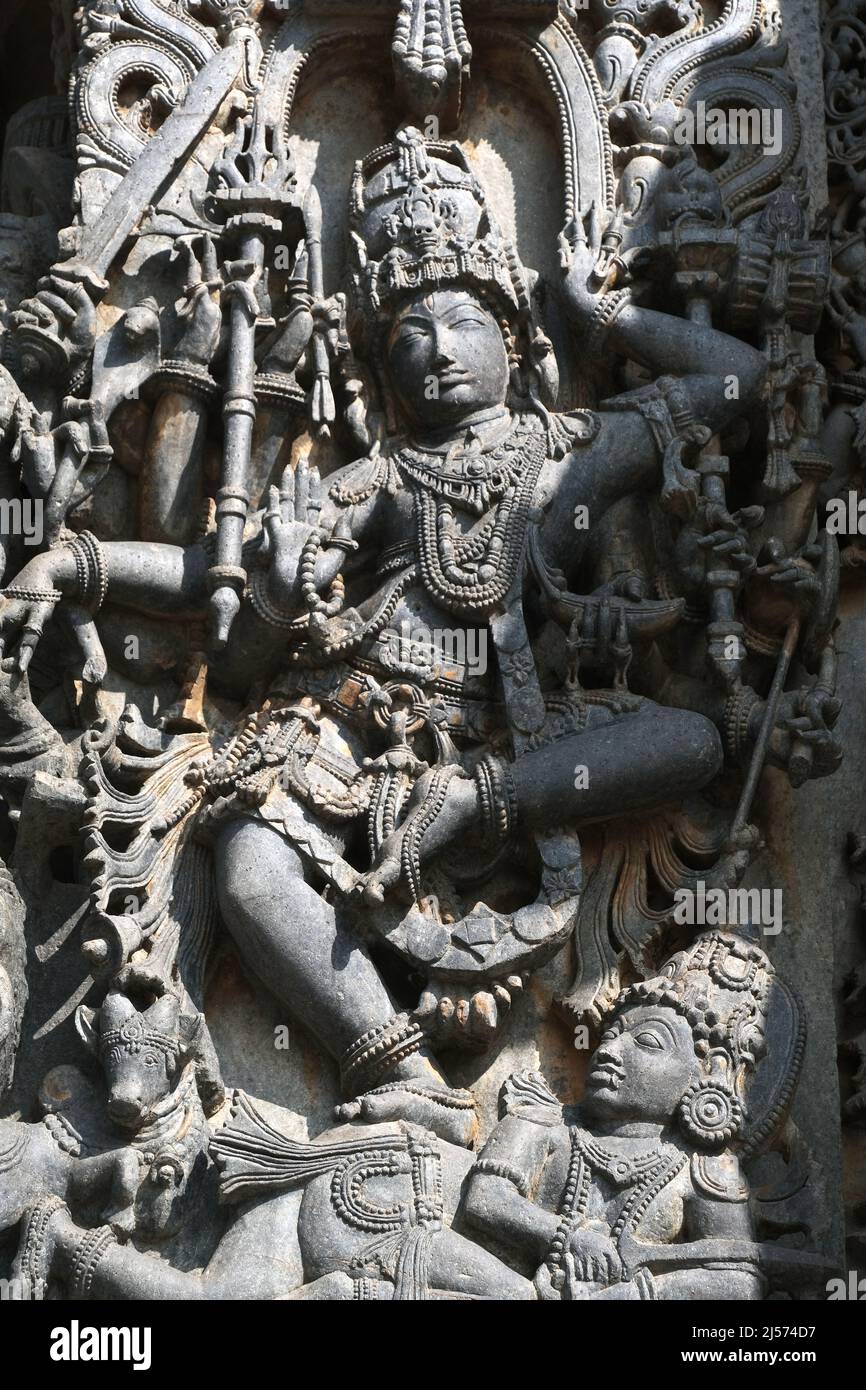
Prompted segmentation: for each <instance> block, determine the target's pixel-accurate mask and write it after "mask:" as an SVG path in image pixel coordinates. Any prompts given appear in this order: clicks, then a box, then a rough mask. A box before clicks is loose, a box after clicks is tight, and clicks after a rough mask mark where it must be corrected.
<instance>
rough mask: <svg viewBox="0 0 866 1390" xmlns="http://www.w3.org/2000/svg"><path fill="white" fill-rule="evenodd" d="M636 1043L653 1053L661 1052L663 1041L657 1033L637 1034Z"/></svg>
mask: <svg viewBox="0 0 866 1390" xmlns="http://www.w3.org/2000/svg"><path fill="white" fill-rule="evenodd" d="M635 1042H636V1043H637V1044H638V1046H639V1047H646V1048H648V1049H649V1050H651V1051H652V1052H661V1050H662V1041H661V1038H660V1037H659V1036H658V1034H657V1033H637V1034H636V1035H635Z"/></svg>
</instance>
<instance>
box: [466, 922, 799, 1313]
mask: <svg viewBox="0 0 866 1390" xmlns="http://www.w3.org/2000/svg"><path fill="white" fill-rule="evenodd" d="M778 988H779V984H778V980H777V978H776V976H775V974H774V971H773V968H772V966H771V964H770V962H769V960H768V958H767V957H766V955H765V954H764V952H763V951H761V950H760V949H759V948H758V947H757V946H754V945H751V944H750V943H749V942H748V941H746V940H745V939H744V938H742V937H737V936H734V935H732V934H729V933H726V932H710V933H707V934H705V935H703V936H700V937H698V938H697V939H696V941H695V942H694V943H693V944H692V945H691V946H690V947H688V948H687V949H686V950H683V951H681V952H679V953H678V954H677V955H675V956H673V957H672V958H671V960H669V961H668V962H667V964H666V965H665V967H664V969H663V970H662V973H661V974H660V975H658V976H657V977H655V978H652V979H648V980H643V981H641V982H639V983H637V984H634V985H631V986H629V987H627V988H626V989H624V990H623V991H622V992H621V994H620V996H619V998H618V999H617V1001H616V1005H615V1007H614V1009H613V1010H612V1011H611V1014H610V1016H609V1018H608V1019H607V1021H606V1022H607V1027H606V1030H605V1031H604V1033H603V1034H602V1037H601V1040H600V1042H599V1044H598V1047H597V1048H596V1050H595V1052H594V1053H593V1055H592V1057H591V1058H590V1060H589V1066H588V1071H587V1078H586V1091H585V1095H584V1098H583V1100H582V1102H581V1103H580V1105H578V1106H562V1105H560V1104H559V1102H558V1101H557V1100H556V1097H555V1096H554V1095H553V1094H552V1093H551V1091H550V1090H549V1089H548V1087H547V1085H546V1083H545V1082H544V1079H543V1078H542V1077H541V1076H540V1075H539V1074H538V1073H533V1072H523V1073H519V1074H518V1075H516V1076H513V1077H512V1078H511V1079H510V1080H509V1081H508V1082H506V1084H505V1086H504V1088H503V1099H504V1108H505V1111H506V1114H505V1116H504V1118H503V1119H501V1121H500V1123H499V1124H498V1125H497V1127H496V1129H495V1130H494V1131H493V1133H492V1135H491V1136H490V1139H489V1140H488V1142H487V1144H486V1145H485V1147H484V1149H483V1151H482V1153H481V1155H480V1156H479V1158H478V1160H477V1162H476V1164H475V1168H474V1172H473V1174H472V1176H471V1178H470V1181H469V1190H468V1195H467V1198H466V1212H467V1216H468V1218H469V1221H470V1223H471V1224H472V1225H474V1226H475V1228H476V1230H477V1231H478V1232H479V1238H481V1239H484V1240H485V1241H487V1242H492V1243H493V1247H494V1248H495V1249H497V1251H499V1252H500V1253H502V1252H508V1257H509V1258H510V1259H511V1260H512V1262H513V1263H515V1264H517V1265H518V1266H520V1267H525V1268H526V1269H527V1270H529V1269H531V1270H532V1271H533V1273H534V1282H535V1287H536V1289H537V1291H538V1296H539V1297H540V1298H542V1299H602V1300H611V1299H613V1300H639V1299H760V1298H763V1297H764V1296H765V1294H766V1290H767V1283H766V1279H765V1274H764V1266H765V1262H766V1260H767V1259H768V1258H769V1259H772V1255H770V1256H769V1257H768V1256H767V1254H766V1252H767V1250H768V1249H772V1247H767V1246H762V1245H760V1244H759V1243H757V1242H756V1240H755V1233H754V1229H753V1221H752V1217H751V1213H750V1204H749V1187H748V1184H747V1182H746V1181H745V1178H744V1175H743V1169H742V1163H741V1159H742V1157H743V1154H744V1153H747V1152H748V1151H749V1150H750V1149H751V1150H752V1151H753V1152H754V1149H755V1142H754V1141H755V1137H756V1136H761V1139H760V1142H766V1141H767V1140H768V1139H769V1138H770V1137H772V1135H773V1134H774V1133H775V1132H776V1130H777V1129H778V1126H779V1123H780V1121H781V1119H782V1118H783V1117H784V1111H785V1106H786V1104H787V1101H788V1100H789V1099H790V1095H791V1091H792V1089H793V1086H794V1085H795V1084H796V1069H797V1065H798V1063H797V1060H796V1047H797V1031H798V1027H799V1025H798V1024H797V1023H796V1022H794V1021H793V1020H789V1022H788V1026H787V1027H786V1028H783V1029H778V1030H776V1029H774V1030H773V1031H772V1036H771V1030H770V1028H769V1027H768V1016H769V1013H770V1009H771V1005H772V1000H773V993H774V991H775V990H777V989H778ZM796 1007H797V1006H796V1004H795V1005H794V1008H795V1009H796ZM768 1042H769V1045H768ZM761 1070H766V1071H768V1072H774V1076H773V1079H772V1082H771V1084H770V1085H769V1086H768V1087H764V1088H762V1098H761V1099H760V1100H758V1098H757V1096H755V1095H754V1090H755V1089H756V1082H757V1080H758V1072H759V1071H761ZM768 1096H772V1097H773V1099H770V1100H769V1101H768Z"/></svg>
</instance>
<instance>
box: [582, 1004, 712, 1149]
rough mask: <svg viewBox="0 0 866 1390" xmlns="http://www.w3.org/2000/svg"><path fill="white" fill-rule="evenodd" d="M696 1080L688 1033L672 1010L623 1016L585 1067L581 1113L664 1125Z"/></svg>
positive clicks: (645, 1008) (645, 1009)
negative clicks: (586, 1069)
mask: <svg viewBox="0 0 866 1390" xmlns="http://www.w3.org/2000/svg"><path fill="white" fill-rule="evenodd" d="M700 1075H701V1067H700V1062H699V1061H698V1058H697V1057H696V1056H695V1051H694V1045H693V1042H692V1034H691V1029H690V1028H689V1025H688V1023H687V1022H686V1020H685V1019H684V1018H682V1017H681V1016H680V1015H679V1014H677V1013H675V1012H674V1010H673V1009H665V1008H660V1007H658V1006H657V1005H654V1006H652V1005H640V1006H635V1007H634V1008H630V1009H626V1010H624V1011H623V1012H622V1013H621V1014H620V1015H619V1017H618V1018H617V1019H616V1021H615V1022H614V1023H613V1024H612V1025H611V1027H610V1028H608V1029H607V1031H606V1032H605V1033H604V1034H603V1035H602V1038H601V1041H600V1043H599V1045H598V1047H597V1048H596V1050H595V1052H594V1053H593V1056H592V1058H591V1060H590V1064H589V1072H588V1075H587V1082H586V1099H585V1103H584V1105H585V1109H587V1110H588V1111H589V1112H590V1113H591V1114H592V1115H593V1116H595V1117H596V1118H598V1119H601V1120H607V1121H612V1122H615V1123H621V1124H625V1123H627V1122H628V1121H645V1122H647V1123H652V1124H665V1123H666V1122H667V1121H669V1120H670V1119H672V1117H673V1115H674V1114H675V1113H676V1109H677V1106H678V1104H679V1102H680V1100H681V1099H682V1096H683V1094H684V1093H685V1091H686V1090H687V1089H688V1087H689V1086H690V1085H691V1084H692V1082H693V1081H696V1080H697V1079H698V1078H699V1077H700Z"/></svg>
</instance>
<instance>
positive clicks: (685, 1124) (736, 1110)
mask: <svg viewBox="0 0 866 1390" xmlns="http://www.w3.org/2000/svg"><path fill="white" fill-rule="evenodd" d="M677 1118H678V1120H679V1124H680V1128H681V1129H682V1131H683V1133H684V1134H685V1135H687V1137H688V1138H689V1139H691V1140H692V1141H693V1142H694V1143H695V1144H697V1145H698V1146H699V1147H700V1148H702V1149H719V1148H722V1147H723V1146H724V1145H725V1144H729V1143H730V1142H731V1140H732V1139H734V1138H735V1136H736V1135H737V1134H739V1133H740V1131H741V1130H742V1127H743V1121H744V1118H745V1116H744V1113H743V1107H742V1105H741V1104H740V1102H739V1101H738V1100H737V1097H736V1096H735V1095H734V1092H733V1090H732V1088H731V1087H730V1085H729V1084H728V1082H727V1081H724V1080H722V1079H721V1078H719V1077H713V1076H708V1077H704V1078H703V1079H702V1080H701V1081H695V1082H693V1083H692V1085H691V1086H690V1087H689V1089H688V1090H687V1091H686V1093H685V1095H684V1096H683V1098H682V1100H681V1101H680V1103H679V1108H678V1111H677Z"/></svg>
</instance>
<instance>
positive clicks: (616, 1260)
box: [567, 1229, 622, 1287]
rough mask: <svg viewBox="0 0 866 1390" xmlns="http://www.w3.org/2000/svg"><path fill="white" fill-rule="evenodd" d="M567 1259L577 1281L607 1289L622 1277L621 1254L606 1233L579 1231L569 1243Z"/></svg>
mask: <svg viewBox="0 0 866 1390" xmlns="http://www.w3.org/2000/svg"><path fill="white" fill-rule="evenodd" d="M567 1258H568V1259H569V1261H570V1268H571V1271H572V1275H573V1277H574V1278H575V1279H577V1280H579V1281H580V1282H582V1283H586V1284H601V1285H602V1286H604V1287H606V1286H607V1285H608V1284H614V1283H616V1282H617V1280H618V1279H620V1278H621V1277H622V1261H621V1259H620V1257H619V1252H618V1250H617V1248H616V1246H615V1245H614V1243H613V1241H612V1240H611V1238H610V1236H609V1235H608V1234H607V1233H606V1232H602V1231H592V1230H584V1229H578V1230H577V1231H575V1232H574V1234H573V1235H572V1237H571V1240H570V1242H569V1247H568V1255H567Z"/></svg>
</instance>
